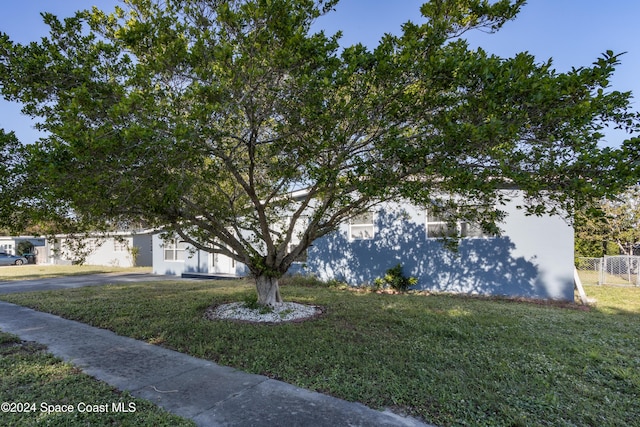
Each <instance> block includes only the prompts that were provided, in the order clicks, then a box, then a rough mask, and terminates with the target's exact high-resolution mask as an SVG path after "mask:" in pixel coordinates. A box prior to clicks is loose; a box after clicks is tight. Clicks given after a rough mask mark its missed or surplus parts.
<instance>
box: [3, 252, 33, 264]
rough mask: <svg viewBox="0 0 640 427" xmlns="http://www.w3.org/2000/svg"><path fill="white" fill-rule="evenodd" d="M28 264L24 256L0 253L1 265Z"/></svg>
mask: <svg viewBox="0 0 640 427" xmlns="http://www.w3.org/2000/svg"><path fill="white" fill-rule="evenodd" d="M26 263H27V259H26V258H25V257H23V256H17V255H10V254H8V253H6V252H0V265H22V264H26Z"/></svg>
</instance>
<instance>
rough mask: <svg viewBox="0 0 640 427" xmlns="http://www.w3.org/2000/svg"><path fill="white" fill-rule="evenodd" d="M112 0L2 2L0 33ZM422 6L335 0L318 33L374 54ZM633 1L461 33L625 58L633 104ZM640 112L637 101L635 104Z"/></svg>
mask: <svg viewBox="0 0 640 427" xmlns="http://www.w3.org/2000/svg"><path fill="white" fill-rule="evenodd" d="M118 3H119V1H118V0H55V1H44V0H21V1H3V2H2V6H1V8H0V31H2V32H5V33H7V34H9V36H10V37H11V38H12V39H13V40H15V41H18V42H21V43H26V42H29V41H32V40H37V39H39V38H40V37H42V36H45V35H46V34H47V27H46V26H45V25H44V24H43V23H42V19H41V17H40V15H39V13H40V12H41V11H49V12H52V13H54V14H56V15H58V16H59V17H65V16H69V15H71V14H73V12H74V11H75V10H78V9H84V8H90V7H91V6H93V5H96V6H98V7H100V8H101V9H103V10H112V9H113V7H114V6H115V5H116V4H118ZM422 3H423V1H422V0H342V1H341V3H340V4H338V6H337V10H336V12H333V13H331V14H329V15H327V16H324V17H322V18H321V19H320V20H319V21H318V26H320V27H322V28H324V29H325V30H326V31H327V32H328V33H334V32H335V31H337V30H342V32H343V39H342V42H343V44H344V45H349V44H353V43H356V42H362V43H364V44H365V45H367V46H369V47H371V48H373V47H374V46H375V45H376V43H377V41H378V40H379V39H380V37H381V36H382V35H383V34H384V33H399V32H400V26H401V24H402V23H403V22H406V21H407V20H411V21H414V22H420V20H421V16H420V11H419V8H420V5H421V4H422ZM639 16H640V1H637V0H608V1H606V2H605V1H602V0H529V3H528V4H527V5H525V6H524V8H523V9H522V11H521V13H520V15H519V16H518V18H516V20H515V21H512V22H509V23H507V24H506V25H505V27H504V28H503V29H502V30H501V31H500V32H498V33H497V34H484V33H479V32H474V33H469V34H467V38H468V39H469V40H470V42H471V44H472V45H473V46H481V47H483V48H484V49H485V50H487V51H489V52H491V53H495V54H497V55H500V56H504V57H507V56H512V55H514V54H515V53H517V52H522V51H528V52H530V53H532V54H533V55H535V56H536V58H537V59H538V60H539V61H540V62H543V61H546V60H547V59H549V58H553V61H554V64H555V68H556V69H557V70H558V71H567V70H569V69H571V67H572V66H575V67H579V66H589V65H590V64H591V63H592V62H593V61H594V60H596V59H597V58H598V57H599V56H600V54H601V53H602V52H605V51H606V50H613V51H614V52H616V53H621V52H626V54H625V55H623V56H622V58H621V59H622V64H621V65H620V66H619V67H618V69H617V71H616V74H615V76H614V78H613V80H612V90H620V91H628V90H631V91H633V92H634V93H635V94H636V97H637V98H638V99H640V79H638V72H639V71H640V25H638V24H637V19H638V17H639ZM634 105H635V106H636V109H640V101H636V102H635V103H634ZM19 111H20V106H19V105H17V104H14V103H8V102H6V101H3V100H0V127H2V128H4V129H5V130H7V131H9V130H13V131H15V132H16V135H17V136H18V138H19V139H20V140H21V141H22V142H25V143H29V142H32V141H34V140H35V139H37V138H38V133H37V132H36V131H35V130H34V129H33V121H32V120H31V119H30V118H28V117H25V116H22V115H21V114H20V112H19ZM624 137H625V136H624V135H621V134H618V133H613V132H611V133H607V141H606V144H607V145H613V146H616V145H618V144H619V142H620V141H621V139H622V138H624Z"/></svg>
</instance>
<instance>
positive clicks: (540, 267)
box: [153, 191, 574, 301]
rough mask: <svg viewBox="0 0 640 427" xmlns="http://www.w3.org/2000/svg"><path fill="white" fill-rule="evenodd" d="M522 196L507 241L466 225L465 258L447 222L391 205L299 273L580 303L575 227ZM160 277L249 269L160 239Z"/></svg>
mask: <svg viewBox="0 0 640 427" xmlns="http://www.w3.org/2000/svg"><path fill="white" fill-rule="evenodd" d="M520 204H522V199H521V195H520V193H519V192H515V191H514V192H513V197H512V199H511V201H510V202H508V203H507V204H506V205H505V206H501V207H500V208H501V210H504V211H505V212H506V213H507V215H506V217H505V219H504V222H503V223H501V224H499V225H500V228H501V229H502V231H503V233H502V234H501V236H499V237H496V236H486V235H484V234H483V233H482V232H481V231H480V230H479V229H478V228H476V227H473V226H472V225H471V224H465V223H458V224H457V227H458V228H459V231H460V232H461V234H463V235H464V237H463V238H462V241H461V242H460V244H459V248H458V251H457V252H452V251H450V250H449V249H447V248H446V247H445V246H444V245H443V243H442V241H441V240H440V239H438V237H439V236H441V235H442V234H441V233H442V231H443V228H444V227H445V226H446V225H445V223H443V222H441V221H440V220H438V219H437V218H435V217H434V216H433V215H430V214H429V213H428V212H427V211H426V209H424V208H418V207H416V206H413V205H411V204H409V203H386V204H382V205H380V206H378V207H377V208H376V209H375V210H373V211H372V212H369V213H367V214H364V215H361V216H359V217H358V218H355V219H353V220H352V221H350V222H349V223H345V224H342V225H341V226H340V228H339V229H338V230H337V231H336V232H334V233H332V234H329V235H327V236H324V237H322V238H320V239H318V240H316V241H315V242H314V243H313V245H312V246H311V247H310V248H309V250H308V252H307V256H306V260H304V261H302V262H299V263H296V264H294V266H292V268H291V269H290V270H289V271H290V272H291V273H302V274H313V275H315V276H318V277H320V278H322V279H337V280H340V281H344V282H347V283H349V284H351V285H354V286H358V285H360V284H363V283H372V282H373V281H374V280H375V278H377V277H382V276H384V274H385V272H386V271H387V270H388V269H389V268H392V267H394V266H396V265H398V264H401V265H402V267H403V272H404V274H405V275H406V276H413V277H416V278H417V279H418V283H417V285H416V286H415V288H417V289H421V290H436V291H445V292H458V293H471V294H484V295H505V296H515V297H526V298H543V299H559V300H568V301H573V257H574V252H573V251H574V248H573V238H574V237H573V227H572V226H571V225H569V224H567V223H566V222H565V221H564V220H563V219H562V218H560V217H557V216H541V217H537V216H526V215H525V214H524V212H523V211H521V210H519V209H517V208H516V206H518V205H520ZM153 248H154V250H153V272H154V273H155V274H171V275H183V274H187V275H188V274H220V275H232V276H241V275H245V274H246V273H247V269H246V267H245V266H244V265H242V264H239V263H236V262H235V261H233V260H231V259H229V258H228V257H226V256H223V255H219V254H218V255H212V254H210V253H207V252H204V251H201V250H195V249H194V248H191V247H190V246H189V245H188V244H186V243H184V242H181V241H179V240H178V239H175V240H172V241H168V242H165V241H163V240H162V239H161V238H160V235H154V237H153Z"/></svg>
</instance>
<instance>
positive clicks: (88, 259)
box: [49, 231, 153, 267]
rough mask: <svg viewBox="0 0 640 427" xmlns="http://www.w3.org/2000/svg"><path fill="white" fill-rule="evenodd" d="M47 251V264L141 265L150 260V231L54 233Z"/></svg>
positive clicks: (145, 264) (146, 264)
mask: <svg viewBox="0 0 640 427" xmlns="http://www.w3.org/2000/svg"><path fill="white" fill-rule="evenodd" d="M51 246H52V248H51V251H50V253H49V257H50V262H49V263H50V264H74V263H79V262H82V264H86V265H104V266H112V267H133V266H138V267H145V266H151V265H152V263H153V256H152V232H151V231H141V232H124V231H122V232H115V233H109V235H107V236H104V235H101V234H95V235H91V236H83V237H74V236H68V235H57V236H56V237H55V241H54V242H53V244H52V245H51Z"/></svg>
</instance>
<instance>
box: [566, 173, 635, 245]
mask: <svg viewBox="0 0 640 427" xmlns="http://www.w3.org/2000/svg"><path fill="white" fill-rule="evenodd" d="M638 245H640V184H638V185H634V186H633V187H630V188H628V189H627V190H626V191H625V192H623V193H621V194H619V195H617V196H612V197H609V198H607V199H603V200H602V201H600V203H598V204H597V205H596V206H595V208H593V209H588V210H584V211H579V212H577V215H576V252H577V253H576V255H580V256H590V257H593V256H597V257H600V256H602V255H611V254H616V253H618V254H624V255H633V254H634V251H636V250H637V248H638ZM611 246H612V247H613V248H612V249H613V250H614V251H615V252H613V253H607V249H608V248H609V247H611Z"/></svg>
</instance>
